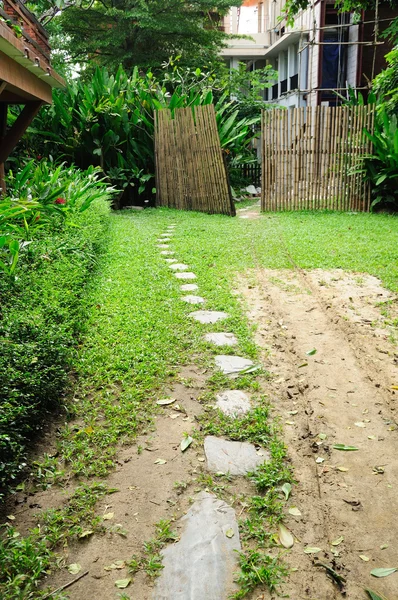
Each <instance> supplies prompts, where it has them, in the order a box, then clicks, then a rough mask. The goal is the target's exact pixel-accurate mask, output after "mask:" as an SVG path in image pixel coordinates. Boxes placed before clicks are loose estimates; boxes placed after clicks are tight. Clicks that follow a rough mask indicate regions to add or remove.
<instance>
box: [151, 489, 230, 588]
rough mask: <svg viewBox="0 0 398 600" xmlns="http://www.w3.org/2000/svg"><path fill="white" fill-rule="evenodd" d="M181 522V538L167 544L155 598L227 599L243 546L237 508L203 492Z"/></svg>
mask: <svg viewBox="0 0 398 600" xmlns="http://www.w3.org/2000/svg"><path fill="white" fill-rule="evenodd" d="M181 523H184V525H185V527H184V530H183V532H182V534H181V537H180V539H179V541H178V542H177V543H176V544H172V545H169V546H167V547H166V548H164V549H163V550H162V551H161V553H162V555H163V567H164V568H163V569H162V571H161V574H160V577H158V579H157V580H156V583H155V589H154V591H153V595H152V600H227V598H228V597H229V596H230V594H231V593H233V592H234V591H236V587H235V585H234V583H233V576H234V570H236V567H237V561H238V553H237V551H239V550H240V549H241V545H240V540H239V531H238V524H237V521H236V516H235V511H234V510H233V508H231V507H230V506H229V505H228V504H226V503H225V502H223V501H222V500H218V499H217V498H216V497H215V496H214V495H213V494H208V493H207V492H201V493H200V494H198V496H197V499H196V501H195V502H194V504H193V505H192V506H191V508H190V509H189V511H188V512H187V514H186V515H185V516H184V517H182V519H181ZM227 534H228V535H227Z"/></svg>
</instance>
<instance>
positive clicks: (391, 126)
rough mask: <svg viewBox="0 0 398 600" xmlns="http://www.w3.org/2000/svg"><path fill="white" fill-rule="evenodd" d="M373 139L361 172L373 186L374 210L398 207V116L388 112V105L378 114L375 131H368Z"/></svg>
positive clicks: (362, 160) (360, 169) (361, 166)
mask: <svg viewBox="0 0 398 600" xmlns="http://www.w3.org/2000/svg"><path fill="white" fill-rule="evenodd" d="M364 133H365V135H366V137H367V138H368V139H369V140H370V141H371V142H372V154H371V155H367V156H364V157H363V158H361V160H360V168H359V169H358V171H359V172H360V173H361V174H362V176H363V177H364V179H365V181H368V182H369V183H370V185H371V191H372V198H373V200H372V204H371V207H372V209H373V210H374V209H380V208H388V209H389V210H394V211H396V210H398V127H397V115H391V116H390V115H389V114H388V113H387V109H386V107H385V106H381V108H380V109H379V110H378V111H377V112H376V114H375V124H374V132H373V134H372V133H371V132H370V131H368V130H365V131H364Z"/></svg>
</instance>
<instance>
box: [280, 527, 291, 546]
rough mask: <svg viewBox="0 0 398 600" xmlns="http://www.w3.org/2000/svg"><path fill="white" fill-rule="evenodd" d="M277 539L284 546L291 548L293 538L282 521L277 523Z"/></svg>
mask: <svg viewBox="0 0 398 600" xmlns="http://www.w3.org/2000/svg"><path fill="white" fill-rule="evenodd" d="M278 535H279V541H280V543H281V544H282V546H283V547H284V548H292V547H293V545H294V538H293V535H292V534H291V532H290V531H289V530H288V528H287V527H285V525H284V524H283V523H279V525H278Z"/></svg>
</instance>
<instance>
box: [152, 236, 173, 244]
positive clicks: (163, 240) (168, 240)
mask: <svg viewBox="0 0 398 600" xmlns="http://www.w3.org/2000/svg"><path fill="white" fill-rule="evenodd" d="M156 241H157V242H158V244H164V243H167V244H168V243H169V242H171V238H169V237H168V238H162V239H161V240H156Z"/></svg>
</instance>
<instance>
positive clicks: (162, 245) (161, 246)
mask: <svg viewBox="0 0 398 600" xmlns="http://www.w3.org/2000/svg"><path fill="white" fill-rule="evenodd" d="M158 248H163V249H166V248H170V246H169V245H168V244H158Z"/></svg>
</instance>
